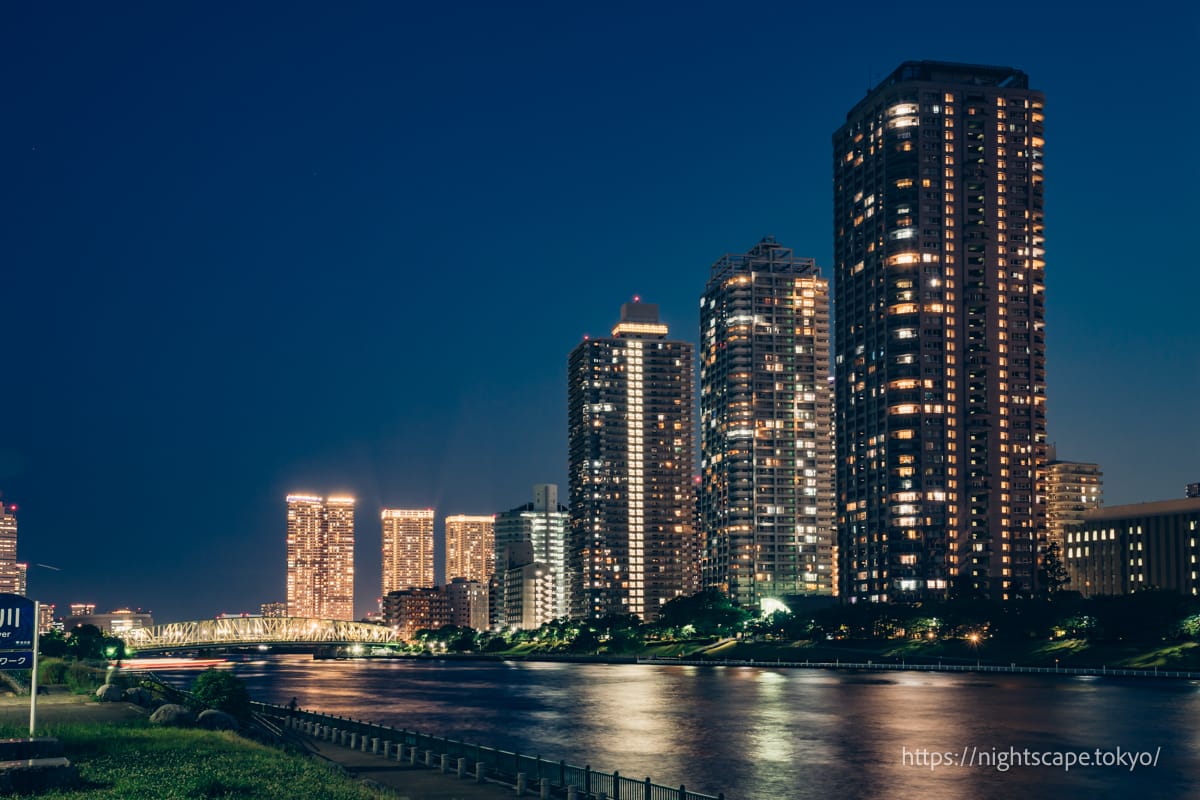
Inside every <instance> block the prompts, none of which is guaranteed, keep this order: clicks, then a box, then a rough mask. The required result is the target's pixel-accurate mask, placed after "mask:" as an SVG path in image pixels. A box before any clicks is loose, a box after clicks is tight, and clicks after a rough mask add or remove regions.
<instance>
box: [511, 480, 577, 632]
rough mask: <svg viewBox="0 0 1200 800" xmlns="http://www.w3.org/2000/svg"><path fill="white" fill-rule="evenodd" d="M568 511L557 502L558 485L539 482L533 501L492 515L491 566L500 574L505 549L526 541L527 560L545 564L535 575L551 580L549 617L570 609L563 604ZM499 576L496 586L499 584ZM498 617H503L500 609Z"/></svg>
mask: <svg viewBox="0 0 1200 800" xmlns="http://www.w3.org/2000/svg"><path fill="white" fill-rule="evenodd" d="M569 525H570V515H569V514H568V513H567V507H566V506H562V505H559V503H558V486H556V485H555V484H553V483H539V484H536V485H535V486H534V487H533V502H532V503H526V504H525V505H523V506H519V507H517V508H514V509H513V510H511V511H505V512H503V513H500V514H497V515H496V562H495V569H496V573H497V575H498V576H501V573H503V572H504V571H505V570H506V569H508V560H509V556H508V551H509V549H510V548H512V547H513V546H514V545H518V544H520V543H522V542H527V543H529V545H530V550H529V559H530V561H529V563H540V564H543V565H545V567H546V573H545V574H543V575H541V576H539V577H540V578H541V579H542V583H543V584H544V583H546V582H547V581H552V582H553V592H552V595H553V598H554V599H553V602H552V603H551V608H550V610H549V612H548V613H549V614H550V618H551V619H556V618H558V617H566V616H568V615H569V614H570V613H571V612H570V607H569V606H568V605H567V574H568V573H567V529H568V527H569ZM503 583H504V580H503V577H502V576H501V577H499V578H498V580H497V583H496V589H497V592H498V593H499V589H500V587H501V586H503ZM499 613H500V615H501V616H500V618H499V619H498V621H503V620H504V617H503V613H504V612H503V611H501V612H499Z"/></svg>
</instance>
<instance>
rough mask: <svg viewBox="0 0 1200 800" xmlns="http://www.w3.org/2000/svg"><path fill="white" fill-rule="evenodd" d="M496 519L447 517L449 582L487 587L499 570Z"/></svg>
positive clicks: (447, 567)
mask: <svg viewBox="0 0 1200 800" xmlns="http://www.w3.org/2000/svg"><path fill="white" fill-rule="evenodd" d="M495 522H496V518H495V517H494V516H492V515H490V514H489V515H487V516H481V517H472V516H467V515H466V514H458V515H457V516H453V517H446V583H450V581H452V580H453V579H455V578H463V579H464V580H468V581H481V582H483V583H484V584H485V585H486V584H487V582H488V578H490V577H491V576H492V572H493V571H494V570H495V568H496V558H495V544H496V528H495Z"/></svg>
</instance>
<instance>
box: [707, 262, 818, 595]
mask: <svg viewBox="0 0 1200 800" xmlns="http://www.w3.org/2000/svg"><path fill="white" fill-rule="evenodd" d="M700 339H701V362H700V441H701V445H700V446H701V462H700V468H701V481H702V484H701V491H700V527H701V530H702V531H704V534H705V541H706V546H705V550H706V552H705V560H704V564H705V575H704V581H705V585H706V586H709V587H713V588H717V589H720V590H722V591H724V592H725V593H726V594H728V595H729V596H730V598H731V599H732V600H734V601H735V602H737V603H739V604H741V605H754V604H757V603H758V602H759V601H760V600H762V599H763V598H766V597H774V598H779V597H780V596H782V595H789V594H825V595H832V594H834V592H835V591H836V587H837V580H836V560H835V558H834V530H833V519H834V514H833V506H834V494H833V432H832V430H831V425H832V418H831V414H832V408H831V401H830V387H829V374H830V373H829V283H828V281H826V280H825V279H824V278H822V277H821V273H820V271H819V270H818V269H817V266H816V263H815V262H814V261H813V260H812V259H811V258H797V257H796V256H793V255H792V251H791V250H789V249H787V248H785V247H783V246H782V245H780V244H778V243H777V242H776V241H775V240H774V239H770V238H767V239H763V240H762V241H761V242H759V243H758V244H757V245H755V246H754V247H753V248H751V250H750V252H748V253H746V254H744V255H726V256H724V257H723V258H721V259H720V260H719V261H717V262H716V263H715V264H713V267H712V274H711V277H710V278H709V281H708V287H707V288H706V289H705V292H704V297H703V298H702V299H701V301H700Z"/></svg>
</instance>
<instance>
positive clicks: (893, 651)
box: [390, 639, 1200, 678]
mask: <svg viewBox="0 0 1200 800" xmlns="http://www.w3.org/2000/svg"><path fill="white" fill-rule="evenodd" d="M390 657H392V658H396V657H399V658H408V659H426V660H428V659H435V658H437V659H445V660H474V661H480V660H482V661H548V662H562V663H581V664H632V663H645V662H651V661H652V662H653V663H658V664H670V663H682V662H688V663H696V664H702V663H714V664H720V663H725V664H728V663H744V664H750V663H755V664H772V663H776V664H787V665H790V666H800V667H804V666H808V667H813V666H817V665H820V666H821V667H822V668H837V667H838V666H840V665H842V664H846V665H850V664H855V665H859V666H860V667H867V666H876V667H879V668H890V669H894V668H902V667H912V668H914V669H929V668H943V667H944V668H946V669H947V670H954V671H958V670H961V669H963V668H966V667H985V668H987V669H988V670H989V671H1016V672H1030V671H1033V672H1047V671H1049V672H1053V671H1067V672H1070V671H1078V672H1079V674H1090V673H1091V672H1095V673H1096V674H1112V673H1114V672H1115V671H1127V672H1130V673H1131V674H1132V673H1136V674H1140V675H1145V676H1149V677H1153V676H1156V675H1157V676H1165V675H1168V674H1173V673H1197V674H1200V645H1197V643H1196V642H1164V643H1162V644H1161V645H1159V646H1157V647H1147V646H1145V645H1124V644H1120V643H1100V644H1096V643H1090V642H1087V641H1086V640H1081V639H1060V640H1055V641H1048V642H1037V641H1026V642H996V641H991V640H982V641H979V642H970V641H966V640H961V639H948V640H934V641H929V640H893V639H889V640H844V641H826V642H812V641H798V642H779V641H747V640H733V639H729V640H724V641H720V642H714V643H704V644H693V645H691V646H682V645H679V644H675V645H661V644H656V645H653V646H649V647H645V648H640V649H638V650H636V651H632V652H624V653H603V652H601V653H589V654H577V653H562V652H542V651H539V650H537V649H535V648H531V647H527V646H526V647H520V648H513V649H510V650H505V651H499V652H494V653H438V654H430V653H422V654H414V655H401V656H390ZM846 668H856V667H850V666H847V667H846ZM1174 676H1175V677H1179V676H1178V675H1174ZM1184 677H1189V678H1190V677H1193V676H1192V675H1190V674H1189V675H1186V676H1184Z"/></svg>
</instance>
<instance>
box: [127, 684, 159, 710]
mask: <svg viewBox="0 0 1200 800" xmlns="http://www.w3.org/2000/svg"><path fill="white" fill-rule="evenodd" d="M153 697H154V695H153V694H151V693H150V691H149V690H147V689H143V688H142V687H140V686H134V687H133V688H132V689H126V690H125V700H126V702H129V703H133V704H134V705H139V706H147V705H149V704H150V700H151V699H152V698H153Z"/></svg>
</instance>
